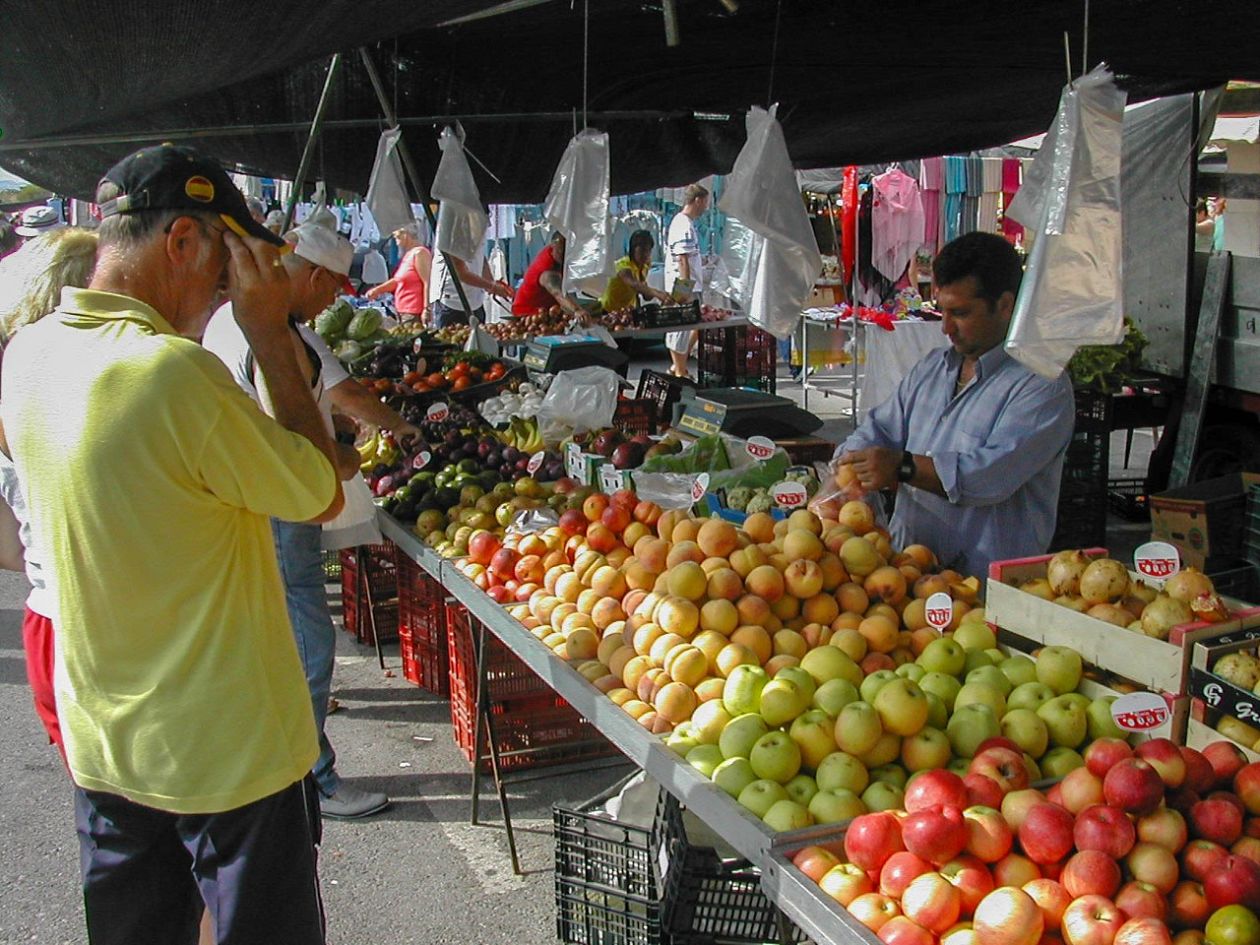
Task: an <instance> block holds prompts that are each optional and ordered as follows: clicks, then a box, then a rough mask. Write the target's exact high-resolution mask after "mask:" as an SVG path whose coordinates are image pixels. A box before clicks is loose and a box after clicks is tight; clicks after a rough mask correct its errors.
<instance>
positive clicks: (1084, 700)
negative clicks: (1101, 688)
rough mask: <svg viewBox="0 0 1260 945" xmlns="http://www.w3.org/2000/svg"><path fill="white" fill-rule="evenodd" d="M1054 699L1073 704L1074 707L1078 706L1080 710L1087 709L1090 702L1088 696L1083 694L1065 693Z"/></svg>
mask: <svg viewBox="0 0 1260 945" xmlns="http://www.w3.org/2000/svg"><path fill="white" fill-rule="evenodd" d="M1055 698H1058V699H1062V700H1063V701H1064V702H1070V703H1073V704H1074V705H1079V706H1080V707H1081V709H1082V710H1086V709H1088V708H1089V703H1090V701H1091V700H1090V698H1089V696H1087V695H1085V693H1083V692H1065V693H1064V694H1063V695H1061V696H1056V697H1055Z"/></svg>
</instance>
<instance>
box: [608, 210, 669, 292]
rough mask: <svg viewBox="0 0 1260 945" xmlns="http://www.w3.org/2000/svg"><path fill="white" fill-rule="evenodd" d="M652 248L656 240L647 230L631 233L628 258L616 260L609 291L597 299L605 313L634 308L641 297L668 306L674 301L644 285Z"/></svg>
mask: <svg viewBox="0 0 1260 945" xmlns="http://www.w3.org/2000/svg"><path fill="white" fill-rule="evenodd" d="M655 245H656V241H655V240H654V239H652V234H651V233H649V232H648V231H647V230H635V231H634V232H633V233H631V234H630V247H629V255H626V256H622V257H621V258H620V259H618V260H617V270H616V272H615V273H614V275H613V277H612V278H611V279H609V280H608V288H606V289H605V290H604V294H603V296H601V297H600V300H599V304H600V305H601V306H603V309H604V311H605V312H618V311H621V310H622V309H625V308H634V307H635V306H636V305H637V304H638V303H639V296H640V295H645V296H647V297H648V298H652V299H656V300H658V301H660V302H665V303H667V304H668V303H669V302H672V301H673V299H671V298H670V297H669V295H668V294H667V293H665V292H662V291H661V290H660V289H654V288H652V287H651V286H650V285H648V284H647V274H648V270H649V269H651V268H652V247H653V246H655Z"/></svg>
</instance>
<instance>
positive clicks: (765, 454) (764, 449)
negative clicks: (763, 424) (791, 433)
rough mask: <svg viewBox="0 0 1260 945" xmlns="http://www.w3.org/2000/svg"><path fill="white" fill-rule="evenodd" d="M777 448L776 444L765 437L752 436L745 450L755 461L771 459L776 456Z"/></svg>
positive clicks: (745, 445)
mask: <svg viewBox="0 0 1260 945" xmlns="http://www.w3.org/2000/svg"><path fill="white" fill-rule="evenodd" d="M776 448H777V447H776V446H775V445H774V442H773V441H772V440H771V439H770V438H769V437H765V436H750V437H749V438H748V442H747V443H745V444H744V449H745V450H747V452H748V455H749V456H751V457H752V458H753V459H758V460H761V459H769V458H770V457H771V456H773V455H774V451H775V449H776Z"/></svg>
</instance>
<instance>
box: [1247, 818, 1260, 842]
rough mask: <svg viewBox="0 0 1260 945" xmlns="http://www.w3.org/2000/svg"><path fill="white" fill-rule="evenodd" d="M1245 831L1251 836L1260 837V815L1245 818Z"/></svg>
mask: <svg viewBox="0 0 1260 945" xmlns="http://www.w3.org/2000/svg"><path fill="white" fill-rule="evenodd" d="M1243 833H1245V834H1246V835H1247V836H1249V837H1260V817H1248V818H1247V819H1246V820H1244V821H1243Z"/></svg>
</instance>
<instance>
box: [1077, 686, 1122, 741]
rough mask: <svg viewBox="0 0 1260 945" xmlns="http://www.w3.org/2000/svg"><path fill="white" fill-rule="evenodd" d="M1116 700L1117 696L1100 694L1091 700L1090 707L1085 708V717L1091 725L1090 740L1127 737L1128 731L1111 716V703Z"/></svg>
mask: <svg viewBox="0 0 1260 945" xmlns="http://www.w3.org/2000/svg"><path fill="white" fill-rule="evenodd" d="M1115 701H1116V697H1115V696H1099V697H1098V698H1097V699H1094V700H1092V701H1091V702H1090V704H1089V707H1088V708H1086V709H1085V719H1086V722H1087V723H1088V726H1089V740H1090V741H1091V742H1092V741H1095V740H1097V739H1099V738H1125V737H1127V735H1128V733H1127V732H1125V731H1124V729H1122V728H1121V727H1120V726H1119V725H1117V724H1116V720H1115V719H1113V718H1112V717H1111V703H1113V702H1115Z"/></svg>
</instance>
